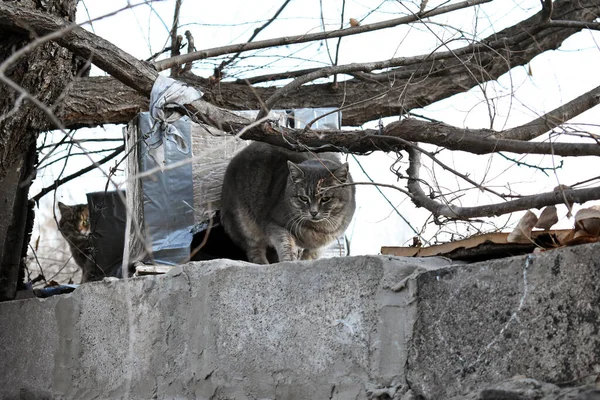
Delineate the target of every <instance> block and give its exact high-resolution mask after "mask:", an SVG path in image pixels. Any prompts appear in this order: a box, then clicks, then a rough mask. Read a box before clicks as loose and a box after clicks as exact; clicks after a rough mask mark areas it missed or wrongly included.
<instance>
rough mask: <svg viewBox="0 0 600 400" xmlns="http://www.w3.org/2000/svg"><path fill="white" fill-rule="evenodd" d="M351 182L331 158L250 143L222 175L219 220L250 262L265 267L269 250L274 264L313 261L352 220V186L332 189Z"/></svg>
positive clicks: (346, 166)
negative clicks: (276, 261)
mask: <svg viewBox="0 0 600 400" xmlns="http://www.w3.org/2000/svg"><path fill="white" fill-rule="evenodd" d="M351 182H352V178H351V176H350V173H349V172H348V164H347V163H344V164H342V163H341V162H340V161H339V160H338V159H337V157H336V156H335V155H333V154H319V155H316V156H315V155H313V154H310V153H297V152H292V151H288V150H286V149H283V148H280V147H276V146H271V145H269V144H266V143H258V142H257V143H252V144H251V145H249V146H248V147H247V148H245V149H244V150H242V151H241V152H240V153H238V154H237V155H236V156H235V157H234V158H233V159H232V160H231V162H230V164H229V166H228V167H227V171H226V172H225V178H224V181H223V189H222V193H221V221H222V223H223V227H224V228H225V231H226V232H227V233H228V234H229V236H230V237H231V239H232V240H233V241H234V242H235V243H236V244H238V245H239V246H240V247H242V249H244V251H245V252H246V254H247V256H248V260H249V261H250V262H253V263H257V264H268V263H269V260H268V258H267V250H268V249H270V248H274V249H275V251H276V253H277V260H278V261H290V260H295V259H298V257H300V258H301V259H303V260H311V259H316V258H318V257H319V255H320V253H321V249H322V248H323V247H325V246H327V245H328V244H329V243H331V242H332V241H333V240H335V239H336V238H337V237H338V236H340V235H341V234H343V233H344V231H345V230H346V228H347V227H348V225H349V224H350V221H351V220H352V216H353V214H354V210H355V207H356V205H355V200H354V192H355V190H354V186H352V185H348V186H338V187H335V186H336V185H339V184H345V183H351ZM327 188H331V189H327Z"/></svg>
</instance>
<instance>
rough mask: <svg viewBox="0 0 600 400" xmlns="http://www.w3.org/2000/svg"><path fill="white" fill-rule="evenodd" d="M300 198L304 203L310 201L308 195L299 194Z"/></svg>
mask: <svg viewBox="0 0 600 400" xmlns="http://www.w3.org/2000/svg"><path fill="white" fill-rule="evenodd" d="M298 198H299V199H300V201H301V202H303V203H308V202H309V201H310V199H309V198H308V197H306V196H298Z"/></svg>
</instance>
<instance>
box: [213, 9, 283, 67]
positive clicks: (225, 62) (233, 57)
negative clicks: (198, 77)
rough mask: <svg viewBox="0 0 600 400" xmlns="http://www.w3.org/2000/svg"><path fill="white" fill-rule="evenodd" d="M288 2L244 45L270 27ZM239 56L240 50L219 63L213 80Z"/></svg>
mask: <svg viewBox="0 0 600 400" xmlns="http://www.w3.org/2000/svg"><path fill="white" fill-rule="evenodd" d="M290 1H291V0H285V1H284V2H283V4H282V5H281V7H279V9H278V10H277V12H275V14H274V15H273V16H272V17H271V18H270V19H269V20H268V21H267V22H265V23H264V24H263V25H262V26H260V27H258V28H256V29H255V30H254V32H252V36H250V39H248V41H247V42H246V43H251V42H252V41H253V40H254V38H255V37H256V36H258V34H259V33H260V32H261V31H262V30H263V29H265V28H266V27H267V26H269V25H271V23H272V22H273V21H275V20H276V19H277V17H278V16H279V14H281V12H282V11H283V10H284V8H285V7H286V6H287V5H288V4H289V3H290ZM240 54H242V50H240V51H238V52H237V53H235V54H234V55H233V56H231V57H229V58H228V59H226V60H223V61H222V62H221V64H220V65H219V66H218V67H217V68H215V78H217V77H220V76H222V72H223V69H224V68H225V67H226V66H228V65H229V64H231V63H232V62H233V61H234V60H235V59H236V58H238V57H239V55H240ZM217 75H218V76H217Z"/></svg>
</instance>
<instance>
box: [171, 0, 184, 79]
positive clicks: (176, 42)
mask: <svg viewBox="0 0 600 400" xmlns="http://www.w3.org/2000/svg"><path fill="white" fill-rule="evenodd" d="M181 1H182V0H176V1H175V11H174V12H173V26H172V27H171V57H177V56H178V55H180V54H181V53H180V52H179V49H180V48H181V41H182V40H183V38H182V36H181V35H179V36H178V35H177V28H178V27H179V11H180V10H181ZM179 71H180V67H179V65H174V66H173V67H172V68H171V76H177V75H179Z"/></svg>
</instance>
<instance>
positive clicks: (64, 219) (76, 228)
mask: <svg viewBox="0 0 600 400" xmlns="http://www.w3.org/2000/svg"><path fill="white" fill-rule="evenodd" d="M58 208H59V209H60V215H61V219H60V223H59V225H60V228H61V230H68V231H70V232H76V233H77V234H78V235H80V236H89V234H90V212H89V209H88V206H87V204H77V205H74V206H68V205H66V204H63V203H61V202H59V203H58Z"/></svg>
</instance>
